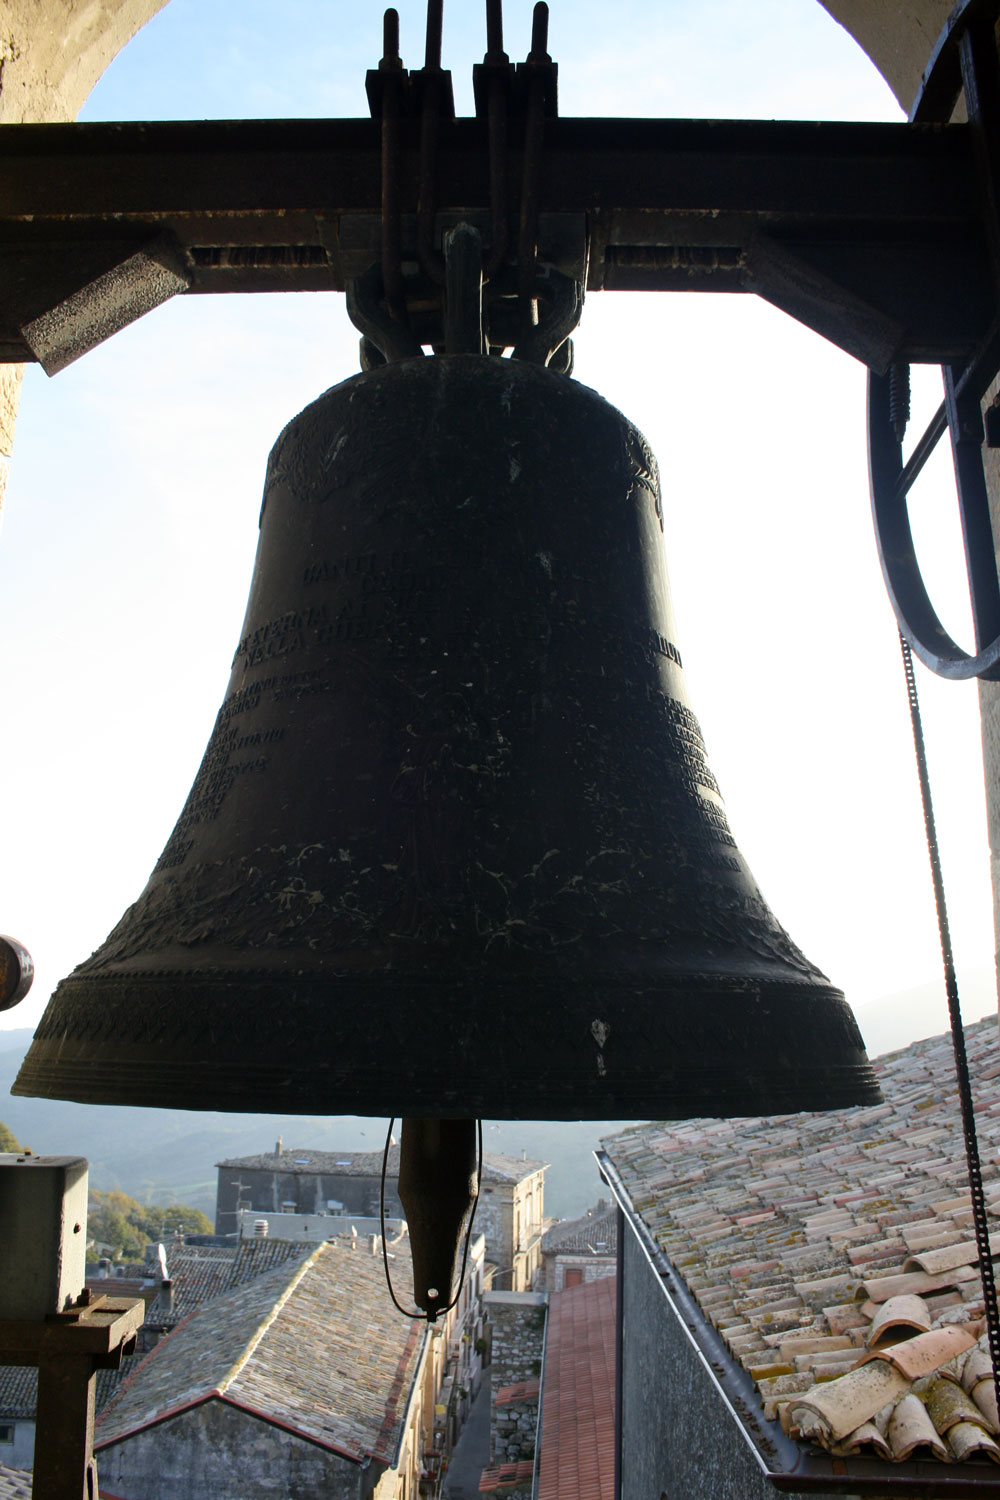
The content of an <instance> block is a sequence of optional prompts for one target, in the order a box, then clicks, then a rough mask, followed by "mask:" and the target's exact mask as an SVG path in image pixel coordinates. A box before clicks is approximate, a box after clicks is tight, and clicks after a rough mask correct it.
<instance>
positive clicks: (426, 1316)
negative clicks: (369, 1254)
mask: <svg viewBox="0 0 1000 1500" xmlns="http://www.w3.org/2000/svg"><path fill="white" fill-rule="evenodd" d="M395 1123H396V1116H395V1115H393V1117H392V1119H391V1120H390V1121H389V1129H388V1130H387V1131H386V1133H385V1150H384V1151H383V1152H382V1179H381V1182H380V1184H379V1195H378V1211H379V1223H380V1225H381V1229H382V1264H383V1265H384V1266H385V1284H386V1286H387V1287H388V1288H389V1296H390V1297H391V1298H392V1301H393V1306H394V1307H395V1309H396V1311H397V1312H401V1313H402V1314H403V1317H404V1318H419V1319H420V1321H421V1322H422V1323H433V1322H434V1321H435V1320H436V1319H438V1318H439V1317H440V1316H441V1314H442V1313H446V1312H451V1310H452V1308H453V1307H454V1306H455V1304H456V1302H457V1301H458V1299H459V1297H461V1295H462V1290H463V1288H464V1286H465V1272H466V1269H467V1267H468V1264H469V1246H470V1244H471V1243H472V1226H473V1224H474V1223H475V1220H476V1209H477V1208H478V1207H479V1194H480V1191H481V1189H482V1186H483V1122H482V1120H477V1121H476V1128H477V1130H478V1133H479V1161H478V1163H477V1165H476V1196H475V1198H473V1200H472V1212H471V1213H470V1215H469V1227H468V1229H467V1230H466V1231H465V1248H464V1249H463V1251H462V1269H461V1272H460V1273H459V1277H458V1287H457V1289H456V1292H455V1295H454V1297H452V1299H451V1301H450V1302H449V1303H448V1304H447V1306H445V1307H438V1308H435V1310H434V1317H433V1318H432V1317H431V1315H430V1313H426V1312H421V1311H420V1309H419V1307H417V1308H414V1309H413V1310H412V1311H411V1310H410V1309H409V1308H406V1307H403V1305H402V1303H401V1302H399V1300H398V1299H397V1297H396V1293H395V1292H394V1291H393V1287H392V1276H391V1274H390V1271H389V1247H388V1246H387V1245H386V1242H385V1172H386V1167H387V1166H388V1163H389V1147H390V1146H391V1145H392V1127H393V1126H394V1125H395Z"/></svg>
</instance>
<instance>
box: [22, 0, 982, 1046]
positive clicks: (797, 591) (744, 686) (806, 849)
mask: <svg viewBox="0 0 1000 1500" xmlns="http://www.w3.org/2000/svg"><path fill="white" fill-rule="evenodd" d="M399 9H400V11H401V16H402V38H403V45H402V50H403V57H404V62H405V63H406V64H407V65H408V66H412V67H417V66H419V65H420V63H421V62H422V55H421V53H422V38H423V26H424V6H423V0H412V3H411V0H401V3H400V5H399ZM530 11H531V5H530V3H529V0H518V3H516V4H515V3H513V0H508V3H507V4H506V6H505V15H506V44H507V50H508V51H509V53H510V54H511V56H512V58H514V59H517V58H521V57H523V56H524V54H525V52H526V51H527V47H528V41H529V34H530ZM483 12H484V8H483V7H482V6H481V5H480V4H479V3H476V4H472V3H469V0H462V3H455V0H452V3H451V4H450V5H449V6H446V8H445V49H444V50H445V57H444V62H445V65H446V66H450V67H451V68H452V69H453V70H454V77H455V91H456V98H457V103H458V108H459V112H460V113H468V112H470V110H471V82H470V80H471V67H472V64H473V63H474V62H477V61H480V60H481V58H482V53H483V51H484V47H485V37H484V30H485V25H484V21H483V19H482V17H483ZM281 16H282V26H281V29H280V32H279V31H276V29H275V27H274V24H273V3H272V0H266V3H265V0H242V3H241V4H240V5H239V6H238V7H237V6H234V5H233V4H232V0H172V3H171V4H170V5H169V6H168V7H167V8H166V10H165V11H163V12H161V14H160V15H159V16H157V17H156V18H155V19H154V20H153V21H152V22H151V23H150V24H149V25H148V26H147V27H146V28H145V29H144V31H143V32H142V33H140V35H139V37H138V38H137V39H136V40H135V41H134V42H133V43H131V44H130V46H129V47H127V48H126V49H125V51H124V53H123V54H122V55H121V56H120V57H119V58H118V59H117V60H116V62H115V63H114V64H112V66H111V68H110V69H109V70H108V72H107V74H106V75H105V77H104V78H103V79H102V80H101V82H100V83H99V85H98V87H97V88H96V90H95V91H94V94H93V95H92V97H91V100H90V101H89V103H88V105H87V107H86V109H85V111H84V114H83V118H86V119H91V120H98V119H115V118H133V119H136V118H154V119H155V118H168V117H172V118H205V117H220V118H221V117H229V118H237V117H251V116H264V115H269V116H283V115H324V114H329V115H334V116H336V115H359V114H364V113H366V103H365V96H364V70H365V68H366V67H369V66H374V65H375V63H376V62H377V60H378V56H379V53H380V50H381V9H380V8H379V7H377V6H374V5H372V6H358V5H357V4H353V5H350V6H348V5H346V4H341V3H336V4H331V3H330V0H286V3H285V4H284V5H283V6H282V11H281ZM550 50H551V52H552V54H553V56H554V57H555V58H556V60H557V61H558V62H559V64H560V108H561V112H562V113H563V114H564V115H584V114H623V115H625V114H641V115H658V114H659V115H702V116H721V115H728V116H736V117H739V116H744V117H766V118H841V119H850V118H859V119H862V118H863V119H900V118H901V113H900V111H899V109H898V107H897V106H896V104H895V102H894V100H893V99H892V97H891V95H890V93H889V91H888V89H887V87H886V86H885V84H884V83H883V81H882V80H881V78H880V77H879V76H878V74H877V73H876V72H875V70H874V68H873V67H872V65H871V64H870V63H869V62H868V61H867V59H866V58H865V57H864V56H863V55H862V54H861V52H860V51H859V50H858V48H857V47H856V46H855V44H854V43H853V41H852V40H851V39H850V37H848V36H847V34H846V33H845V32H843V31H842V30H841V29H840V28H839V27H838V26H837V25H836V23H834V22H833V21H832V20H831V18H830V17H829V16H828V15H827V14H826V13H825V12H824V11H823V10H821V9H820V7H819V6H818V5H817V4H815V3H813V0H765V3H758V4H755V5H754V6H752V7H750V6H747V5H746V4H745V3H741V0H720V3H708V0H703V3H700V4H698V5H695V6H692V5H691V4H690V3H685V4H681V3H679V0H660V3H658V4H655V5H654V4H646V3H638V0H637V3H633V4H630V5H625V6H622V7H618V6H608V5H607V4H606V3H605V0H602V3H601V4H597V3H596V0H586V3H580V0H553V4H552V20H551V27H550ZM576 349H577V370H576V374H577V377H578V378H579V379H580V380H581V381H583V382H585V383H586V384H588V385H592V386H594V387H595V388H596V389H598V390H599V391H600V392H601V393H602V394H603V395H604V396H606V397H607V398H608V399H609V400H610V401H612V402H613V403H614V404H615V405H617V406H619V407H620V408H621V409H622V410H623V411H624V412H625V413H626V415H627V416H628V417H629V418H631V420H632V421H634V422H635V423H636V424H637V425H638V426H639V427H640V428H641V429H642V430H643V431H644V432H645V434H646V436H647V438H648V439H649V441H650V444H651V446H652V448H653V450H654V452H655V453H656V455H657V457H658V460H659V464H660V470H661V475H662V480H663V488H664V500H665V522H666V538H665V545H666V549H667V562H668V567H669V570H670V576H671V581H672V585H673V592H674V601H675V607H676V614H677V619H678V633H679V645H680V648H681V651H682V654H683V656H684V660H685V666H686V670H687V677H688V686H689V690H690V696H691V702H692V706H693V708H694V711H695V712H696V714H697V715H698V717H699V718H700V720H701V722H702V727H703V729H704V732H705V737H706V740H707V744H708V752H709V758H710V762H711V764H712V767H713V770H714V771H715V774H716V776H717V778H718V780H719V782H720V784H721V787H722V791H723V795H724V796H725V798H726V803H727V807H728V811H729V815H730V821H731V823H732V825H733V829H734V832H735V834H736V838H737V841H738V843H739V845H740V847H741V849H742V851H743V853H744V854H745V855H746V857H747V859H748V861H749V864H750V866H751V869H752V870H753V871H754V874H755V875H756V877H757V879H758V881H759V883H760V885H761V888H762V890H763V892H764V895H765V897H766V898H767V900H768V901H769V903H770V904H771V906H772V908H773V910H774V912H775V914H776V916H777V917H778V920H779V921H780V922H781V923H782V924H783V925H784V926H785V927H787V928H788V930H789V931H790V932H791V934H792V936H793V937H794V938H795V940H796V941H797V942H798V943H799V945H800V946H801V947H802V948H803V949H804V951H805V952H806V953H807V954H808V955H809V957H810V958H811V959H813V961H814V962H816V963H817V964H819V966H820V967H821V968H823V969H824V970H825V971H826V972H827V973H828V974H829V976H830V978H831V979H832V980H833V981H834V982H835V983H837V984H839V985H840V986H841V987H842V988H843V989H844V990H845V992H846V993H847V995H848V998H849V999H850V1000H851V1001H852V1003H853V1004H854V1005H855V1007H856V1008H857V1009H858V1010H859V1014H860V1019H861V1022H862V1027H863V1026H864V1007H865V1005H866V1004H870V1003H871V1002H874V1001H876V1000H879V999H880V998H882V997H884V996H887V995H890V994H893V993H894V992H896V991H901V990H904V989H907V988H909V987H910V986H913V985H918V984H922V983H925V982H927V981H930V980H934V979H936V978H937V976H938V975H939V973H940V960H939V951H938V946H937V932H936V927H935V921H934V912H933V906H932V901H931V892H930V878H929V874H928V870H927V859H926V853H925V849H924V844H923V827H922V822H921V816H920V808H919V800H918V793H917V783H916V775H915V771H914V765H913V752H912V743H911V739H910V729H909V722H908V717H907V710H906V697H905V691H904V686H903V680H902V673H901V669H900V666H899V660H898V656H899V653H898V645H897V639H896V628H895V623H894V620H893V616H892V613H891V610H890V608H889V605H888V602H887V600H886V597H885V593H884V589H883V585H882V581H881V575H880V572H879V568H878V562H877V557H876V552H875V544H874V539H873V536H872V528H871V521H870V516H869V502H868V488H867V477H866V454H865V372H864V370H863V369H862V367H861V366H860V365H859V364H857V363H856V362H855V361H854V360H852V359H851V358H850V357H849V356H847V355H845V354H842V353H840V352H839V351H838V350H836V349H835V348H833V346H831V345H830V344H828V343H825V342H824V341H823V340H821V339H820V338H819V337H818V336H817V335H815V334H812V333H810V332H809V331H808V330H806V329H804V328H801V327H800V326H798V325H797V324H795V323H794V322H793V321H791V320H790V319H788V318H787V317H785V316H783V315H782V314H780V313H778V312H776V311H774V310H773V309H771V308H769V307H767V306H766V305H764V304H762V303H760V302H758V301H757V300H756V299H754V298H750V297H743V296H719V295H703V296H695V295H687V296H680V295H674V296H658V297H656V296H652V297H642V296H638V295H636V294H629V293H619V294H607V293H602V294H597V295H593V296H591V297H590V298H589V300H588V302H587V305H586V308H585V310H584V316H583V322H582V326H581V328H580V329H579V330H578V334H577V337H576ZM356 370H357V335H356V333H355V331H354V330H353V329H352V328H351V326H350V324H349V323H348V320H347V317H346V313H345V310H344V304H343V298H342V297H340V296H338V295H336V294H330V295H322V296H321V295H314V296H304V295H299V296H284V297H283V296H270V297H200V298H195V297H191V298H187V299H180V298H179V299H175V300H174V301H173V302H172V303H170V304H168V305H166V306H164V307H162V308H160V309H158V310H157V311H156V312H154V313H153V314H151V315H150V316H149V317H147V318H146V319H144V320H143V321H142V322H141V323H138V324H135V325H133V326H132V327H131V328H130V329H128V330H126V331H125V332H124V333H122V334H120V335H118V336H117V337H116V338H115V339H113V340H111V341H110V342H109V343H107V344H105V345H103V346H102V347H101V348H99V349H98V350H96V351H95V352H94V353H92V354H90V355H87V356H86V357H85V358H84V359H82V360H81V361H79V362H78V363H77V364H75V365H73V366H72V367H71V368H70V369H68V370H66V371H65V372H63V373H62V374H60V375H58V376H56V377H55V378H54V379H52V380H48V379H47V378H46V377H45V376H44V375H43V374H42V373H41V371H40V370H39V369H38V368H37V367H35V368H29V370H28V373H27V376H26V379H25V387H24V396H23V402H22V409H21V416H20V419H19V426H18V433H17V443H16V447H15V453H14V459H13V463H12V467H11V475H10V484H9V489H8V497H7V507H6V517H5V523H4V531H3V535H2V538H0V641H2V643H3V644H2V646H0V653H2V665H3V680H4V684H5V695H6V696H5V704H6V712H5V714H4V725H5V733H4V735H3V740H2V744H0V774H2V777H3V784H4V786H5V788H6V791H7V799H6V806H5V815H4V849H5V855H6V857H5V859H4V861H3V869H2V871H0V930H3V931H7V932H10V933H13V934H14V935H15V936H17V937H18V938H20V939H21V940H22V941H23V942H24V943H25V944H26V945H27V946H28V947H29V948H30V949H31V951H32V953H33V954H34V957H35V961H36V965H37V970H38V977H37V981H36V985H35V988H34V990H33V992H32V995H31V996H30V997H29V999H28V1000H27V1001H26V1002H25V1003H24V1004H23V1005H22V1006H20V1007H19V1008H18V1009H16V1010H14V1011H11V1012H8V1013H7V1014H6V1015H4V1016H2V1017H0V1026H25V1025H31V1024H34V1022H35V1021H36V1020H37V1018H38V1016H39V1014H40V1012H41V1009H42V1007H43V1005H44V1003H45V1000H46V999H47V997H48V994H49V993H50V991H51V989H52V988H53V987H54V985H55V983H56V982H57V981H58V979H59V978H61V977H62V976H63V975H64V974H65V973H66V972H68V971H69V969H71V968H72V967H73V966H74V965H75V964H76V963H77V962H79V961H80V960H81V959H82V958H84V957H86V955H87V954H88V953H89V952H90V951H91V950H92V949H93V948H94V947H96V946H97V945H98V944H99V943H100V942H101V941H102V940H103V938H104V937H105V935H106V933H107V932H108V931H109V930H110V928H111V927H112V926H113V925H114V924H115V923H116V922H117V920H118V918H119V917H120V916H121V914H122V912H123V911H124V909H125V908H126V906H128V905H129V904H130V903H131V902H132V901H133V900H134V899H135V898H136V897H137V896H138V894H139V892H140V891H141V889H142V887H143V886H144V884H145V882H146V879H147V876H148V874H149V872H150V870H151V869H152V867H153V865H154V863H155V862H156V859H157V858H158V856H159V853H160V850H161V849H162V847H163V845H164V843H165V842H166V839H167V837H168V835H169V833H170V830H171V828H172V826H173V823H174V821H175V819H176V817H177V815H178V813H179V812H180V809H181V806H182V804H183V802H184V799H185V796H186V794H187V791H188V789H189V787H190V785H191V782H192V780H193V778H194V774H195V772H196V770H197V767H198V764H199V762H200V759H201V755H202V752H203V749H204V746H205V742H206V740H207V738H208V735H209V733H210V731H211V728H212V724H213V721H214V718H215V714H216V711H217V709H218V707H219V704H220V702H221V700H222V696H223V692H224V689H225V686H226V683H227V680H228V675H229V662H230V659H231V656H232V650H233V647H234V645H235V642H236V639H237V636H238V632H239V627H240V624H241V621H242V618H243V611H244V605H245V600H246V593H247V588H248V583H249V576H250V568H251V565H252V561H253V555H254V550H255V546H256V540H257V514H258V509H259V502H260V493H261V486H262V482H263V476H264V466H265V462H266V458H267V452H268V449H269V448H270V446H271V444H272V443H273V441H274V440H275V438H276V437H277V435H278V433H279V431H280V430H281V428H282V427H283V426H284V424H285V423H286V422H287V421H288V420H289V419H290V418H291V417H292V416H293V415H294V414H295V413H296V412H297V411H298V410H299V409H300V408H301V407H302V406H304V405H305V404H307V403H308V402H309V401H311V400H313V399H314V398H315V397H316V396H317V395H318V394H319V393H320V392H321V391H322V390H324V389H325V388H326V387H327V386H328V385H331V384H334V383H336V382H337V381H339V380H342V379H345V378H347V377H349V376H350V375H352V374H353V373H355V372H356ZM935 378H936V372H934V373H933V377H932V379H931V384H930V388H929V389H928V390H927V391H926V392H925V393H924V396H923V400H924V405H925V406H926V407H927V408H928V409H931V408H933V406H934V405H936V403H937V401H938V399H939V394H938V391H937V388H936V387H935V386H934V383H933V381H934V379H935ZM925 384H926V382H925ZM916 505H917V508H919V511H920V515H919V517H918V524H919V526H920V529H921V536H922V539H923V543H924V547H925V550H926V554H927V558H928V560H929V562H928V571H929V573H930V574H931V576H932V578H933V583H932V593H933V594H934V595H935V596H937V597H939V598H940V599H943V600H944V601H945V602H944V603H943V604H942V607H941V612H942V614H943V615H944V617H945V620H946V623H950V622H952V621H957V622H958V623H956V624H954V626H953V628H954V630H955V631H956V632H957V633H962V632H964V638H965V639H966V641H967V638H968V632H967V630H966V629H965V625H964V622H963V614H962V612H963V608H964V605H963V596H962V574H961V567H960V558H961V543H960V539H959V536H958V528H957V519H956V515H955V503H954V491H953V483H952V480H951V476H950V460H948V458H947V455H942V461H941V462H938V463H937V464H936V465H935V466H934V469H933V472H931V473H929V474H928V476H927V479H926V481H925V482H924V483H923V484H922V487H921V492H920V495H919V498H918V501H917V502H916ZM919 685H920V689H921V694H922V702H923V706H924V711H925V719H926V733H927V738H928V743H929V750H930V754H931V775H932V780H933V785H934V790H935V796H936V802H937V812H938V822H939V831H940V835H941V841H942V846H943V856H944V868H945V878H946V881H947V886H948V893H949V900H950V907H951V915H952V923H953V928H954V943H955V948H956V954H957V957H958V962H959V967H960V969H962V970H967V971H975V972H979V973H982V972H984V971H988V970H990V969H991V967H992V963H993V947H994V944H993V934H992V922H991V901H990V885H989V871H988V855H987V845H986V831H985V815H984V807H983V787H982V760H981V752H980V747H979V737H978V715H977V709H976V688H975V686H974V685H972V684H968V683H941V682H938V681H936V680H934V679H932V678H931V677H930V674H928V673H927V672H925V671H924V670H923V669H920V675H919ZM976 1013H978V1012H976ZM899 1024H900V1027H901V1035H900V1037H899V1040H900V1041H901V1042H905V1041H908V1040H912V1039H913V1036H911V1035H909V1034H902V1033H905V1031H906V1027H907V1025H909V1024H911V1023H910V1022H909V1021H908V1019H907V1018H906V1017H901V1018H900V1022H899ZM912 1024H914V1025H915V1024H916V1022H915V1021H914V1022H913V1023H912ZM945 1024H946V1015H945V1010H944V1003H943V999H942V1002H941V1009H940V1018H939V1020H938V1021H936V1022H934V1023H933V1024H929V1025H927V1024H925V1023H924V1020H923V1018H921V1023H920V1025H921V1029H920V1030H919V1031H918V1032H915V1033H914V1035H916V1034H926V1033H927V1032H928V1031H933V1030H940V1029H943V1027H944V1025H945Z"/></svg>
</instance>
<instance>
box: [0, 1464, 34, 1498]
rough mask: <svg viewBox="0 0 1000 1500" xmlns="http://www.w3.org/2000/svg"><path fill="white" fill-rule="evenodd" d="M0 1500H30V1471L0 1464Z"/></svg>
mask: <svg viewBox="0 0 1000 1500" xmlns="http://www.w3.org/2000/svg"><path fill="white" fill-rule="evenodd" d="M0 1500H31V1470H30V1469H8V1468H7V1465H6V1464H0Z"/></svg>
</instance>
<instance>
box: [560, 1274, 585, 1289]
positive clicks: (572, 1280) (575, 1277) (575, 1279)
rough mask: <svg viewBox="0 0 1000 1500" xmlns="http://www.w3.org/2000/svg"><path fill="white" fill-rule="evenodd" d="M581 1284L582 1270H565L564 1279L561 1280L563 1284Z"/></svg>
mask: <svg viewBox="0 0 1000 1500" xmlns="http://www.w3.org/2000/svg"><path fill="white" fill-rule="evenodd" d="M582 1285H583V1272H582V1271H567V1272H566V1280H565V1281H564V1282H563V1286H582Z"/></svg>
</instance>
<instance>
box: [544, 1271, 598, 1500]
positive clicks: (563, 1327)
mask: <svg viewBox="0 0 1000 1500" xmlns="http://www.w3.org/2000/svg"><path fill="white" fill-rule="evenodd" d="M615 1293H616V1283H615V1280H614V1278H613V1277H610V1276H606V1277H604V1278H603V1279H602V1280H599V1281H590V1282H585V1283H584V1284H583V1285H582V1286H573V1287H568V1288H567V1289H566V1290H565V1291H562V1292H554V1293H553V1295H552V1297H551V1299H550V1302H549V1321H548V1329H547V1332H546V1343H545V1371H544V1385H543V1392H542V1438H541V1450H540V1456H539V1464H538V1500H613V1496H614V1492H615Z"/></svg>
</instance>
